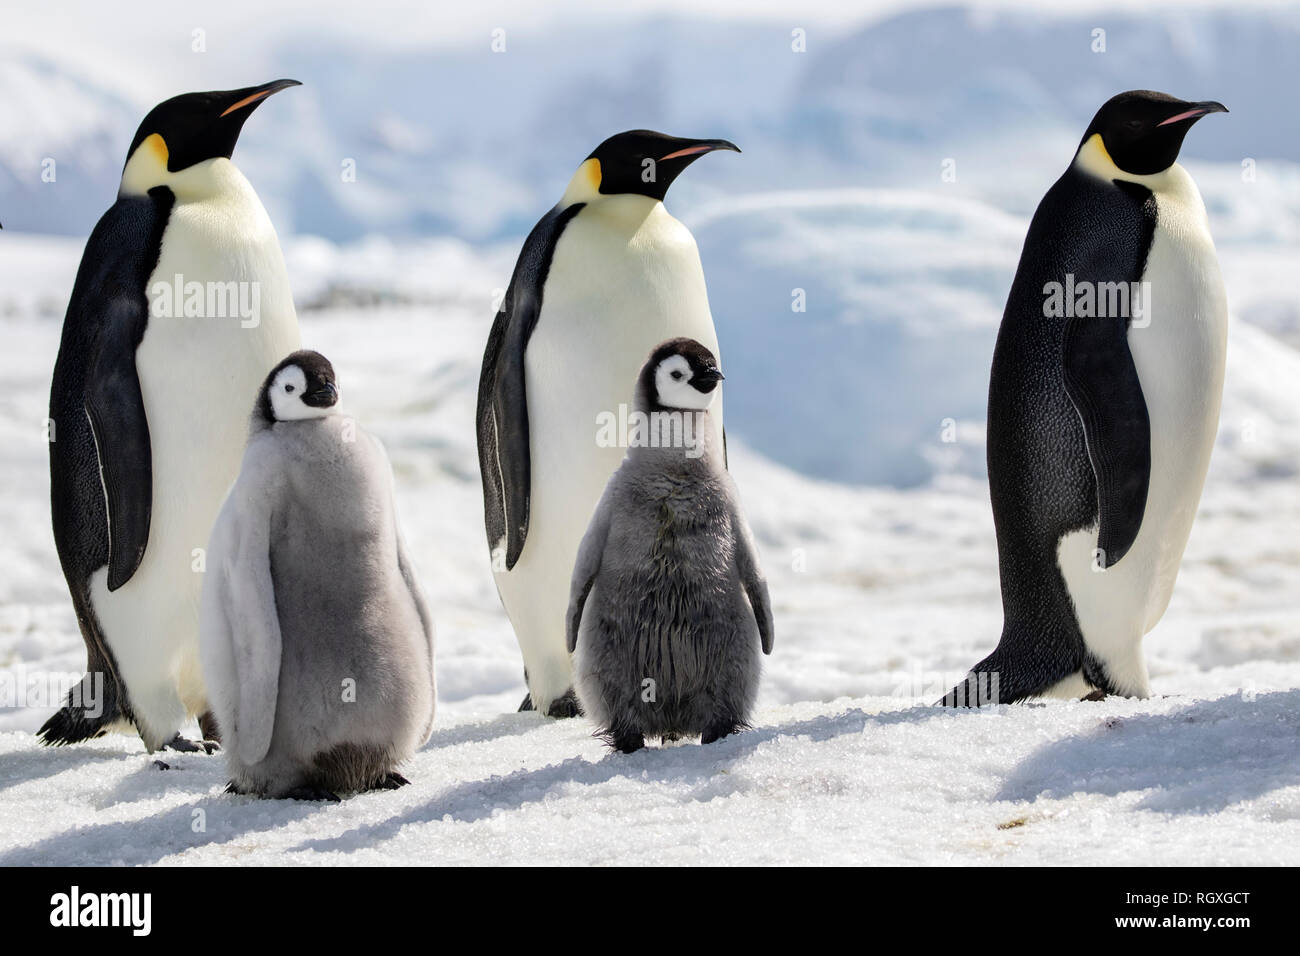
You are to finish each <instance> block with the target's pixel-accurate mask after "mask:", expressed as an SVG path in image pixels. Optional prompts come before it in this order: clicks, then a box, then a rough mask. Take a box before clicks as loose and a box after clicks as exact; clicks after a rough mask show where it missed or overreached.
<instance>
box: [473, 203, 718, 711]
mask: <svg viewBox="0 0 1300 956" xmlns="http://www.w3.org/2000/svg"><path fill="white" fill-rule="evenodd" d="M676 336H689V337H691V338H694V339H696V340H698V341H699V342H700V343H701V344H703V345H704V346H706V347H707V348H709V349H710V350H711V351H712V352H713V353H714V355H718V344H717V334H716V333H715V331H714V328H713V317H712V315H711V314H710V312H709V303H708V295H707V293H706V290H705V284H704V272H703V269H702V268H701V266H700V258H699V251H698V249H697V248H696V245H695V239H694V237H693V236H691V234H690V232H689V230H687V229H686V227H685V226H683V225H682V224H681V223H680V222H678V221H677V220H676V219H674V218H673V217H672V216H671V215H669V214H668V212H667V210H665V209H664V207H663V205H662V204H661V203H659V202H657V201H654V200H651V199H647V198H645V197H642V196H631V195H627V196H614V197H610V198H607V199H604V200H601V201H600V202H599V203H594V204H592V205H590V206H588V207H587V208H585V209H583V210H582V211H581V212H580V213H579V214H578V215H576V216H575V217H574V218H573V219H572V221H570V222H569V224H568V225H567V227H566V228H565V230H564V232H563V234H562V235H561V236H560V239H559V241H558V243H557V244H556V248H555V254H554V257H553V259H552V262H551V268H550V272H549V274H548V277H547V281H546V286H545V294H544V297H543V300H542V312H541V315H540V317H539V319H538V322H537V326H536V328H535V329H534V331H533V334H532V337H531V338H530V339H529V342H528V347H527V351H526V354H525V378H526V383H527V395H528V431H529V443H530V446H531V453H532V482H531V505H530V519H529V529H528V538H527V540H526V542H525V544H524V549H523V552H522V554H521V555H520V558H519V561H518V562H517V563H516V565H515V567H514V568H513V569H512V570H511V571H509V572H506V571H498V573H497V575H496V582H497V588H498V590H499V591H500V594H501V599H502V602H503V603H504V604H505V607H506V611H507V613H508V614H509V615H510V620H511V623H512V624H513V625H514V629H515V633H516V634H517V635H518V637H519V643H520V648H521V650H522V651H523V657H524V666H525V668H526V669H527V671H528V678H529V685H530V689H531V691H532V693H533V698H534V704H535V706H537V707H538V709H539V710H541V711H542V712H543V713H544V712H545V711H546V709H547V708H548V707H549V706H550V703H551V701H553V700H554V699H556V698H557V697H560V696H562V695H563V694H564V692H565V691H567V690H568V689H569V688H570V687H571V686H572V684H573V677H572V674H571V667H570V663H569V654H568V652H567V650H566V647H565V635H564V617H565V612H566V610H567V607H568V600H569V583H570V578H571V576H572V573H573V565H574V561H575V560H576V558H577V553H578V546H579V544H580V543H581V541H582V536H583V535H584V534H585V532H586V530H587V525H588V523H589V522H590V520H591V516H592V513H593V512H594V511H595V508H596V504H597V502H598V501H599V500H600V496H601V494H602V493H603V492H604V490H605V484H606V483H607V482H608V481H609V478H610V476H611V475H612V474H613V473H614V471H615V470H616V469H617V468H618V466H619V464H620V463H621V462H622V460H623V456H624V454H625V452H626V449H624V448H621V447H600V446H599V445H598V444H597V431H598V428H597V416H598V415H599V414H600V413H602V412H609V413H613V414H614V415H615V416H617V415H618V414H619V406H620V405H625V406H627V408H628V409H629V410H630V409H631V406H632V397H633V396H632V392H633V389H634V386H635V382H636V379H637V375H638V373H639V372H640V370H641V366H642V365H643V364H644V363H645V360H646V358H647V356H649V354H650V352H651V351H652V350H653V349H654V347H655V346H657V345H659V344H660V343H661V342H663V341H664V340H665V339H669V338H673V337H676ZM713 418H714V420H715V422H717V427H718V428H719V429H721V422H722V401H721V397H719V399H718V401H717V402H716V404H715V405H714V408H713ZM718 440H719V441H720V436H719V438H718Z"/></svg>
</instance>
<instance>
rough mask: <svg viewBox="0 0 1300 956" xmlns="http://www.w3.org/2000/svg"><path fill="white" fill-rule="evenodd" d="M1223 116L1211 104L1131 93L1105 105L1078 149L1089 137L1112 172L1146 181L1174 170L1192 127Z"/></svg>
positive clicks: (1223, 108)
mask: <svg viewBox="0 0 1300 956" xmlns="http://www.w3.org/2000/svg"><path fill="white" fill-rule="evenodd" d="M1226 112H1228V108H1227V107H1226V106H1224V105H1223V104H1222V103H1216V102H1215V101H1214V100H1202V101H1200V102H1196V103H1193V102H1190V101H1188V100H1180V99H1178V98H1177V97H1174V96H1170V95H1169V94H1168V93H1156V92H1153V91H1151V90H1129V91H1128V92H1127V93H1120V94H1119V95H1118V96H1112V97H1111V98H1110V99H1109V100H1107V101H1106V103H1105V105H1104V106H1102V108H1101V109H1099V110H1098V111H1097V115H1096V116H1094V117H1093V118H1092V123H1091V125H1089V127H1088V131H1087V132H1086V133H1084V134H1083V140H1082V141H1081V142H1080V144H1079V145H1080V148H1082V147H1083V146H1084V145H1085V144H1086V143H1087V142H1088V141H1089V140H1090V139H1092V137H1093V136H1100V137H1101V144H1102V146H1103V148H1104V149H1105V150H1106V152H1107V153H1108V154H1109V155H1110V160H1111V162H1112V163H1114V164H1115V166H1117V167H1118V168H1119V169H1120V170H1122V171H1123V172H1126V173H1130V174H1132V175H1135V176H1150V175H1152V174H1154V173H1160V172H1163V171H1164V170H1166V169H1168V168H1169V167H1170V166H1172V165H1173V164H1174V162H1175V161H1176V160H1177V159H1178V150H1179V149H1181V148H1182V145H1183V137H1184V136H1186V135H1187V131H1188V130H1189V129H1191V128H1192V124H1193V123H1195V122H1196V121H1197V120H1198V119H1200V118H1201V117H1202V116H1206V115H1208V114H1210V113H1226Z"/></svg>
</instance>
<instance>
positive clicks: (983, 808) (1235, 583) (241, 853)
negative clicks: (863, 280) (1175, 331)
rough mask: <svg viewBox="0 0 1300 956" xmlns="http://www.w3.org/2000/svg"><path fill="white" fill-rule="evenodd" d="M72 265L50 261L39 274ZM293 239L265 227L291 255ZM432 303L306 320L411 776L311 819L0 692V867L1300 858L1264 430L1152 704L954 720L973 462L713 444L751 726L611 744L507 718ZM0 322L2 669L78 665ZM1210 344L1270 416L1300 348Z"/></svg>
mask: <svg viewBox="0 0 1300 956" xmlns="http://www.w3.org/2000/svg"><path fill="white" fill-rule="evenodd" d="M0 242H5V243H9V244H18V246H19V247H20V248H26V249H27V250H28V252H29V253H30V251H31V248H32V247H33V246H36V245H40V243H32V242H31V240H30V237H19V236H6V237H5V238H4V239H0ZM0 248H6V249H7V248H8V247H7V246H5V247H0ZM77 252H78V250H76V249H75V245H74V244H70V245H69V248H67V249H65V250H64V253H65V258H66V262H65V263H64V264H63V265H62V266H60V265H58V264H47V266H46V269H47V270H48V272H49V273H50V274H58V273H60V272H61V271H63V272H66V271H67V270H69V269H71V268H73V267H75V263H76V258H77ZM307 253H310V255H308V254H307ZM320 253H321V249H320V247H319V245H315V244H313V246H312V247H311V248H309V249H308V250H306V252H304V250H301V249H298V248H296V244H294V243H291V244H290V261H291V262H296V263H299V267H300V268H301V267H302V266H301V264H302V263H303V262H310V261H317V260H316V259H313V257H319V256H320ZM421 255H423V256H424V261H426V262H427V264H428V266H429V268H430V269H432V270H435V271H439V272H441V273H442V274H443V275H454V274H456V273H453V272H451V271H450V269H451V268H452V267H453V266H455V267H457V268H459V269H461V272H460V273H459V274H460V275H463V276H464V277H465V278H466V281H467V282H468V283H469V284H470V288H468V289H463V290H462V291H461V294H460V298H463V299H465V300H467V301H468V300H472V299H473V298H474V297H475V296H476V295H477V291H476V290H477V283H478V281H480V279H482V278H487V275H488V273H490V272H491V268H490V266H491V265H492V264H493V263H497V264H499V263H498V257H497V256H495V255H494V254H493V255H488V256H487V257H486V258H485V259H483V260H481V261H479V263H478V265H477V266H473V265H471V264H470V263H471V262H472V260H471V259H467V258H465V257H466V255H467V254H466V251H465V249H464V248H463V247H461V246H459V245H457V244H451V245H443V244H432V245H430V246H428V247H424V248H423V252H421V251H420V250H406V251H404V252H403V253H401V254H400V255H398V256H397V257H396V258H397V261H400V262H403V263H406V264H409V263H410V262H411V261H413V260H415V259H418V258H419V257H420V256H421ZM310 281H311V279H310V277H309V276H307V275H305V274H304V275H303V278H302V284H303V286H304V287H306V286H308V285H309V284H310ZM431 294H432V293H431ZM443 302H444V304H443V305H442V306H440V307H438V308H436V309H430V308H429V307H427V306H401V305H391V304H390V305H383V306H379V307H375V308H366V309H355V308H351V307H348V308H340V309H324V310H321V311H315V312H308V313H305V314H304V315H303V316H302V323H303V329H304V335H305V339H306V344H307V345H309V346H312V347H315V348H318V349H320V350H321V351H323V352H324V353H325V354H326V355H327V356H330V357H331V358H332V359H333V361H334V363H335V365H336V367H337V369H338V371H339V375H340V381H341V385H342V389H343V395H344V401H345V403H346V404H347V406H348V407H349V409H350V410H351V411H352V412H353V413H355V414H356V415H357V416H358V417H359V419H360V420H361V421H363V422H364V423H366V425H367V426H368V427H370V428H372V429H373V430H375V431H376V432H377V433H378V434H379V435H380V436H381V437H382V438H383V439H384V441H385V442H386V443H387V445H388V447H389V450H390V453H391V455H392V458H393V462H394V468H395V471H396V474H397V480H398V493H399V499H400V500H399V507H400V511H401V514H402V516H403V519H404V521H405V524H406V527H407V533H408V539H409V540H410V541H411V543H412V546H413V548H414V550H415V556H416V561H417V563H418V566H419V568H420V572H421V575H422V579H423V581H424V583H425V586H426V588H427V589H428V592H429V595H430V598H431V600H432V603H433V606H434V608H435V609H436V615H437V619H438V626H439V645H438V654H437V667H438V675H439V691H440V697H441V699H440V712H439V719H438V726H437V729H436V731H435V733H434V736H433V739H432V740H431V741H430V743H429V744H428V745H427V746H426V747H425V748H424V749H423V750H422V751H421V752H420V753H419V754H418V755H417V756H416V758H415V759H414V760H413V761H412V762H411V764H410V765H409V767H407V768H406V772H407V775H408V776H409V777H410V778H411V780H412V781H413V783H412V785H411V786H410V787H408V788H405V789H403V790H400V791H397V792H394V793H383V794H367V795H361V796H358V797H356V798H353V799H351V800H348V801H346V802H345V803H344V804H342V805H341V806H328V807H323V806H313V805H306V804H298V803H292V802H260V801H253V800H250V799H247V798H233V797H229V796H225V795H223V794H222V792H221V790H222V787H223V786H224V784H225V782H226V775H225V772H224V768H223V765H222V760H221V758H220V757H216V756H213V757H207V756H195V755H171V754H169V755H166V759H167V760H168V762H169V763H170V764H171V766H172V769H171V770H169V771H165V772H164V771H159V770H156V769H153V768H152V766H151V763H150V760H149V758H148V757H147V756H146V755H145V753H144V751H143V748H142V745H141V744H140V743H139V741H138V740H133V739H129V738H126V737H114V738H112V739H106V740H101V741H96V742H93V743H90V744H87V745H84V746H79V747H75V748H66V749H61V750H44V749H41V748H39V747H38V746H37V745H36V743H35V741H34V739H33V737H32V736H31V732H32V731H33V730H35V728H36V727H37V726H39V724H40V723H41V721H42V720H43V719H44V718H45V716H46V715H47V714H48V712H49V709H50V708H48V707H43V706H32V707H28V708H11V709H8V710H3V711H0V806H2V807H3V810H4V812H3V814H0V863H91V862H94V863H114V862H123V863H158V862H161V863H215V862H230V863H245V864H252V863H276V862H286V861H294V862H304V863H316V864H329V863H336V862H343V861H346V862H349V863H451V862H465V863H469V862H479V863H615V862H621V863H647V862H661V863H672V862H728V863H742V862H750V863H760V862H794V861H804V862H820V863H832V862H834V863H852V862H862V863H866V862H870V863H948V862H953V863H955V862H983V863H997V862H1010V863H1078V862H1093V863H1095V862H1110V863H1160V864H1187V863H1295V862H1298V861H1300V839H1297V838H1298V837H1300V761H1298V760H1297V756H1298V755H1300V614H1298V613H1297V611H1298V610H1300V609H1298V608H1297V601H1296V595H1297V594H1300V549H1298V548H1297V546H1296V544H1295V538H1296V536H1295V531H1296V529H1297V528H1298V527H1300V499H1298V497H1297V495H1296V494H1295V490H1294V471H1293V470H1287V469H1288V468H1291V467H1293V465H1294V462H1295V460H1296V459H1295V457H1294V454H1293V450H1291V449H1290V447H1289V446H1288V445H1285V444H1284V445H1283V447H1284V448H1286V449H1287V450H1286V451H1285V453H1284V454H1282V453H1276V452H1275V453H1274V455H1275V456H1276V461H1274V458H1273V457H1272V456H1270V455H1267V454H1265V455H1263V458H1262V463H1259V464H1255V463H1253V462H1254V459H1252V458H1251V457H1250V455H1252V454H1255V451H1254V449H1255V448H1256V447H1257V446H1262V447H1266V448H1269V447H1272V448H1276V443H1275V442H1271V441H1269V442H1266V441H1263V440H1260V441H1257V442H1255V443H1250V442H1239V441H1236V440H1235V439H1234V438H1232V437H1231V436H1230V435H1226V437H1225V439H1224V441H1222V442H1221V445H1220V447H1219V449H1218V451H1217V453H1216V459H1215V464H1214V467H1213V468H1212V472H1211V477H1210V482H1209V488H1208V490H1207V494H1206V497H1205V500H1204V503H1203V508H1202V514H1201V516H1200V518H1199V519H1198V523H1197V525H1196V528H1195V530H1194V532H1193V535H1192V541H1191V545H1190V546H1189V549H1188V554H1187V560H1186V562H1185V564H1184V568H1183V574H1182V577H1181V578H1180V582H1179V587H1178V590H1177V591H1176V593H1175V595H1174V599H1173V603H1172V605H1171V607H1170V610H1169V613H1168V614H1167V615H1166V618H1165V620H1164V621H1163V622H1162V623H1161V625H1160V626H1159V627H1158V628H1157V629H1156V631H1155V632H1154V633H1153V634H1151V635H1150V636H1149V637H1148V639H1147V653H1148V657H1149V659H1150V662H1151V671H1152V680H1153V686H1154V688H1155V692H1156V694H1157V695H1160V696H1158V697H1157V698H1155V699H1153V700H1151V701H1145V702H1141V701H1123V700H1108V701H1105V702H1101V703H1072V702H1051V703H1045V704H1035V705H1030V706H1014V707H1001V708H995V709H993V710H989V711H985V712H980V713H963V714H953V713H945V712H942V711H939V710H935V709H932V708H930V707H927V706H925V705H926V704H929V703H930V702H932V701H933V700H934V699H936V698H937V697H938V696H939V695H940V694H941V693H942V692H943V691H944V690H946V689H947V686H948V685H949V684H950V683H952V682H953V681H955V680H956V679H957V678H958V677H960V676H961V674H962V673H963V672H964V670H965V669H966V668H967V667H969V666H970V665H971V664H973V663H974V662H975V661H976V660H978V659H979V658H980V657H981V656H982V655H983V654H984V653H986V652H987V650H988V649H989V648H990V647H991V646H992V644H993V642H994V641H995V639H996V635H997V631H998V627H999V620H1000V614H999V607H998V601H997V572H996V555H995V550H994V546H993V533H992V521H991V515H990V512H989V507H988V502H987V495H986V490H985V486H984V484H983V482H982V481H981V480H980V479H978V478H974V477H968V476H965V475H961V474H953V475H947V476H940V477H939V478H937V479H935V480H933V481H931V482H930V483H928V484H927V485H925V486H923V487H918V488H914V489H911V490H900V489H895V488H889V487H865V486H850V485H843V484H835V483H830V482H824V481H819V480H816V479H812V478H808V477H805V476H801V475H799V474H797V473H796V472H794V471H791V470H790V469H788V468H785V467H783V466H781V465H778V464H775V463H773V462H771V461H770V460H768V459H766V458H764V457H762V456H760V455H758V454H757V453H755V452H753V451H752V450H751V449H750V448H748V447H747V446H746V444H745V442H744V440H743V439H744V436H743V432H742V433H740V434H737V435H736V436H734V437H733V440H732V469H733V472H734V474H735V476H736V478H737V481H738V483H739V486H740V488H741V491H742V495H743V497H744V500H745V504H746V507H747V509H748V512H749V515H750V518H751V521H752V523H753V525H754V529H755V533H756V536H757V538H758V542H759V547H760V550H761V552H762V558H763V562H764V565H765V568H766V570H767V572H768V575H769V578H770V581H771V590H772V596H773V602H774V609H775V615H776V625H777V644H776V649H775V652H774V654H773V656H772V657H771V658H770V659H769V660H768V661H767V669H766V673H765V677H764V681H763V688H762V693H761V696H760V706H759V709H758V713H757V718H756V722H755V723H756V726H755V729H754V730H753V731H751V732H749V733H746V734H744V735H741V736H739V737H737V738H735V739H730V740H726V741H723V742H721V743H718V744H714V745H711V746H709V747H700V746H699V745H698V744H696V743H694V742H688V743H683V744H680V745H677V746H673V747H669V748H666V749H664V750H654V749H652V750H648V751H646V752H643V753H639V754H635V755H632V756H621V755H618V754H614V753H611V752H608V751H607V750H606V749H605V748H604V746H603V745H602V744H600V743H599V742H597V741H596V740H594V739H592V738H591V736H590V732H591V731H590V727H588V726H587V725H586V724H585V723H584V722H582V721H568V722H548V721H546V720H544V719H542V718H540V717H538V716H536V715H532V714H521V715H516V714H514V713H511V711H513V709H514V707H515V705H516V704H517V703H518V701H519V698H520V697H521V696H522V693H523V683H522V678H521V673H520V664H519V656H518V650H517V648H516V647H515V644H514V640H513V638H512V636H511V632H510V630H509V626H508V623H507V621H506V620H505V617H504V615H503V613H502V612H501V610H500V608H499V604H498V602H497V598H496V595H495V592H494V589H493V585H492V582H491V579H490V575H489V573H488V571H487V561H486V554H485V547H484V543H483V538H482V525H481V501H480V492H479V486H478V476H477V473H476V469H475V465H474V462H475V459H474V454H473V444H472V443H473V437H472V436H473V432H472V429H471V428H470V427H469V423H470V422H471V421H472V417H473V390H474V383H475V381H476V376H477V364H478V360H479V354H480V349H481V347H482V341H483V337H484V335H485V333H486V329H487V321H486V317H485V312H486V310H485V309H483V308H481V307H480V308H471V307H466V306H462V305H458V304H456V302H457V296H455V295H452V294H451V293H447V295H446V296H445V298H444V300H443ZM0 328H2V329H3V334H4V338H5V341H6V349H5V350H4V352H3V354H0V382H2V383H3V388H0V442H3V445H4V447H5V448H6V450H7V453H6V455H5V457H4V458H3V459H0V474H2V476H3V481H4V488H5V489H6V491H5V494H4V495H3V496H0V519H2V521H3V526H4V527H5V528H6V531H7V533H6V535H5V537H4V540H3V541H2V542H0V561H2V562H3V566H4V567H5V568H6V574H5V576H4V578H3V579H0V664H3V666H4V668H5V669H6V670H5V672H4V673H7V674H10V675H15V676H17V675H20V674H27V675H31V674H33V673H41V674H43V673H73V674H75V673H76V672H78V671H79V670H80V668H81V667H82V666H83V662H84V657H83V649H82V646H81V641H80V638H79V636H78V635H77V632H76V627H75V622H74V620H73V616H72V613H71V609H70V607H69V606H68V602H67V598H66V594H65V592H64V590H63V587H62V583H61V578H60V576H59V573H58V566H57V562H56V559H55V555H54V550H53V547H52V543H51V540H50V533H49V530H48V511H47V504H46V495H47V488H48V484H47V478H46V475H45V467H46V466H45V446H44V444H43V442H42V440H41V435H40V423H41V420H42V418H43V415H44V411H43V406H44V402H45V395H46V389H47V387H48V386H47V382H48V374H49V368H50V365H51V363H52V361H53V356H54V351H55V348H56V345H57V335H58V322H57V321H56V320H51V319H49V318H39V317H31V316H19V317H11V318H9V319H6V320H4V321H3V322H2V323H0ZM1233 336H1234V338H1233V349H1232V355H1233V366H1232V368H1230V370H1229V383H1230V395H1229V399H1230V404H1229V406H1228V407H1229V408H1233V407H1236V406H1235V405H1234V404H1232V403H1238V404H1239V405H1241V406H1242V407H1246V406H1249V407H1250V408H1252V409H1255V408H1257V407H1258V409H1259V411H1258V413H1259V414H1260V415H1263V414H1265V413H1266V412H1268V413H1270V414H1275V415H1278V416H1282V415H1287V416H1292V417H1288V418H1283V419H1282V421H1283V422H1284V423H1285V427H1286V429H1287V434H1289V435H1291V436H1294V434H1295V428H1294V415H1295V414H1296V408H1297V406H1300V401H1297V399H1296V395H1295V389H1296V388H1297V383H1298V382H1300V356H1297V355H1296V353H1295V352H1294V351H1292V350H1291V349H1289V348H1288V347H1287V346H1285V345H1282V344H1281V343H1279V342H1277V341H1276V340H1275V339H1273V338H1271V337H1270V336H1269V335H1268V334H1267V333H1264V332H1262V331H1259V330H1257V329H1253V328H1249V327H1247V326H1244V325H1242V324H1241V323H1237V324H1236V325H1235V326H1234V329H1233ZM1267 363H1272V365H1269V364H1267ZM726 387H727V388H728V389H729V393H728V402H729V403H730V402H731V401H732V396H735V395H737V394H744V393H746V392H749V391H756V392H759V393H760V394H761V392H762V390H763V387H764V386H763V383H762V382H761V381H757V380H755V377H754V376H751V375H747V373H746V372H745V371H744V370H743V368H742V369H739V370H736V369H729V374H728V380H727V386H726ZM1270 403H1271V404H1270ZM1225 417H1226V416H1225ZM1225 434H1226V430H1225ZM870 435H871V428H870V426H869V425H867V424H863V425H862V436H863V437H862V440H863V441H864V442H869V440H870ZM976 437H977V436H976ZM963 440H965V439H964V438H963ZM1292 440H1293V437H1292ZM935 441H936V443H937V437H936V439H935ZM34 703H39V702H34ZM198 810H201V811H203V813H202V821H203V826H204V827H205V828H206V829H201V830H198V831H197V832H196V829H195V827H196V826H198V823H197V822H196V821H198V820H199V819H200V818H199V817H196V814H195V811H198Z"/></svg>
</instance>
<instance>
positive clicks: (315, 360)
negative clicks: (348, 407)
mask: <svg viewBox="0 0 1300 956" xmlns="http://www.w3.org/2000/svg"><path fill="white" fill-rule="evenodd" d="M257 410H258V416H259V417H260V418H261V419H262V422H263V424H266V425H274V424H275V423H276V422H294V421H302V420H303V419H305V418H324V417H325V416H326V415H336V414H338V412H339V390H338V385H336V384H335V380H334V366H333V365H331V364H330V362H329V359H327V358H326V357H325V356H323V355H321V354H320V353H319V352H312V351H310V350H308V349H303V350H302V351H299V352H294V353H293V354H292V355H288V356H286V357H285V358H284V359H283V360H282V361H281V362H280V364H279V365H277V366H276V367H275V368H273V369H271V374H270V375H268V376H267V377H266V381H265V382H263V383H262V392H261V394H260V395H259V396H258V400H257Z"/></svg>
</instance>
